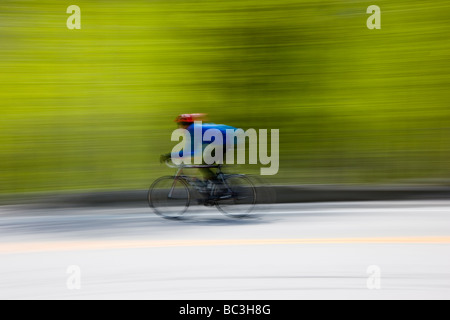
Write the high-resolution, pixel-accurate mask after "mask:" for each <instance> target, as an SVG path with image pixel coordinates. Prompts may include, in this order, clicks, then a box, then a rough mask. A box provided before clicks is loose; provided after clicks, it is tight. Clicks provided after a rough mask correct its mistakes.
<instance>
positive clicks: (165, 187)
mask: <svg viewBox="0 0 450 320" xmlns="http://www.w3.org/2000/svg"><path fill="white" fill-rule="evenodd" d="M190 201H191V195H190V192H189V186H188V184H187V182H186V181H185V180H184V179H181V178H177V177H162V178H159V179H158V180H156V181H155V182H154V183H153V184H152V186H151V187H150V190H149V191H148V203H149V205H150V207H151V208H152V209H153V210H154V211H155V213H156V214H157V215H159V216H161V217H163V218H166V219H178V218H180V217H181V216H182V215H183V214H184V213H185V212H186V210H187V209H188V207H189V203H190Z"/></svg>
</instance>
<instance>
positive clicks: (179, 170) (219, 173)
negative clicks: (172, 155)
mask: <svg viewBox="0 0 450 320" xmlns="http://www.w3.org/2000/svg"><path fill="white" fill-rule="evenodd" d="M166 165H167V166H168V167H169V168H176V169H177V172H176V174H175V176H174V178H175V179H174V182H173V185H172V188H171V189H170V191H169V194H168V196H169V197H172V193H173V190H174V189H175V184H176V181H177V178H179V177H182V178H184V179H185V180H186V181H187V182H188V183H189V184H190V185H192V184H191V179H190V178H189V176H188V175H184V174H183V170H184V169H202V168H208V169H213V168H214V169H217V173H216V176H217V177H218V178H220V181H221V183H223V185H224V186H225V187H226V188H227V191H228V192H232V190H231V188H230V186H228V184H227V183H226V181H225V178H224V175H225V174H224V173H223V172H222V167H223V165H221V164H216V165H185V164H181V165H175V164H173V165H171V164H169V162H168V161H166ZM215 188H216V186H214V188H213V189H212V190H211V194H212V193H213V192H214V191H215Z"/></svg>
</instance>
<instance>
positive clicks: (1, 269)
mask: <svg viewBox="0 0 450 320" xmlns="http://www.w3.org/2000/svg"><path fill="white" fill-rule="evenodd" d="M257 211H258V215H257V216H256V217H253V218H248V219H241V220H233V219H231V218H228V217H225V216H223V215H221V214H220V213H219V212H218V211H216V210H215V209H207V208H198V207H196V208H192V209H190V211H189V212H188V213H187V216H186V218H185V219H183V220H180V221H169V220H164V219H161V218H159V217H157V216H155V215H153V214H152V213H151V211H150V210H149V209H148V208H145V207H142V208H141V207H132V208H126V207H109V208H108V207H96V208H68V209H55V208H54V209H38V208H27V207H20V206H7V207H0V259H1V260H0V261H1V264H0V299H153V300H156V299H168V300H172V299H194V300H205V299H224V300H229V299H232V300H236V299H238V300H240V299H250V300H264V299H275V300H278V299H287V300H293V299H294V300H299V299H449V298H450V201H397V202H396V201H392V202H391V201H389V202H353V203H308V204H285V205H281V204H278V205H264V206H263V207H260V208H258V210H257Z"/></svg>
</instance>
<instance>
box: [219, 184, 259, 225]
mask: <svg viewBox="0 0 450 320" xmlns="http://www.w3.org/2000/svg"><path fill="white" fill-rule="evenodd" d="M224 181H225V183H224V187H225V189H227V190H224V192H223V193H224V195H223V197H222V198H224V199H221V200H218V201H217V202H216V207H217V209H219V211H221V212H222V213H224V214H226V215H228V216H230V217H233V218H244V217H247V216H249V215H250V214H251V212H252V210H253V208H254V207H255V204H256V188H255V186H254V185H253V183H252V182H251V181H250V179H249V178H247V177H246V176H245V175H229V176H225V179H224Z"/></svg>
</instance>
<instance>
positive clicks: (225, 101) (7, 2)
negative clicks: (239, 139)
mask: <svg viewBox="0 0 450 320" xmlns="http://www.w3.org/2000/svg"><path fill="white" fill-rule="evenodd" d="M69 4H76V5H78V6H80V8H81V19H82V20H81V21H82V22H81V23H82V29H81V30H69V29H68V28H67V27H66V20H67V18H68V17H69V16H70V15H69V14H67V13H66V9H67V7H68V6H69ZM372 4H377V5H379V6H380V7H381V10H382V15H381V17H382V29H381V30H369V29H368V28H367V27H366V20H367V19H368V17H369V15H368V14H367V13H366V9H367V7H368V6H369V5H372ZM449 9H450V3H449V2H448V1H443V0H436V1H432V2H430V1H418V0H413V1H405V0H398V1H396V0H390V1H387V0H379V1H328V0H320V1H319V0H310V1H301V0H297V1H294V0H264V1H261V0H208V1H206V0H202V1H187V0H165V1H162V0H153V1H148V0H129V1H112V0H111V1H105V0H104V1H99V0H90V1H87V0H77V1H73V3H67V2H66V1H56V0H54V1H50V0H46V1H18V0H2V1H1V3H0V26H1V27H0V41H1V42H0V43H1V44H0V71H1V73H0V86H1V91H0V101H1V102H0V103H1V108H0V179H1V180H0V183H1V184H0V192H1V193H15V192H25V191H50V190H80V189H83V190H84V189H134V188H145V187H147V186H148V185H149V183H150V182H151V180H153V179H154V178H156V177H157V176H160V175H164V174H170V173H172V171H171V170H170V169H168V168H165V167H163V166H161V165H160V164H159V162H158V156H159V154H161V153H165V152H169V151H170V150H171V149H172V147H173V146H174V145H175V144H176V143H174V142H171V141H170V135H171V133H172V130H173V129H175V124H174V122H173V120H174V118H175V116H176V115H177V114H179V113H189V112H204V113H208V114H209V119H210V120H211V122H216V123H225V124H229V125H233V126H236V127H241V128H244V129H248V128H267V129H280V140H281V145H280V152H281V154H280V172H279V174H278V175H276V176H273V177H268V180H269V181H272V182H274V183H292V184H294V183H301V184H309V183H398V182H402V183H404V182H412V183H417V182H420V183H423V182H430V181H432V182H436V181H438V180H439V179H449V178H450V163H449V161H448V159H449V157H450V108H449V98H450V93H449V92H450V91H449V87H450V66H449V61H450V42H449V41H448V37H449V23H450V21H449V20H450V19H449V15H448V13H449V12H450V10H449ZM234 170H237V171H245V172H250V173H257V172H259V167H258V166H256V167H255V166H244V167H237V168H235V169H234Z"/></svg>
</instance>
